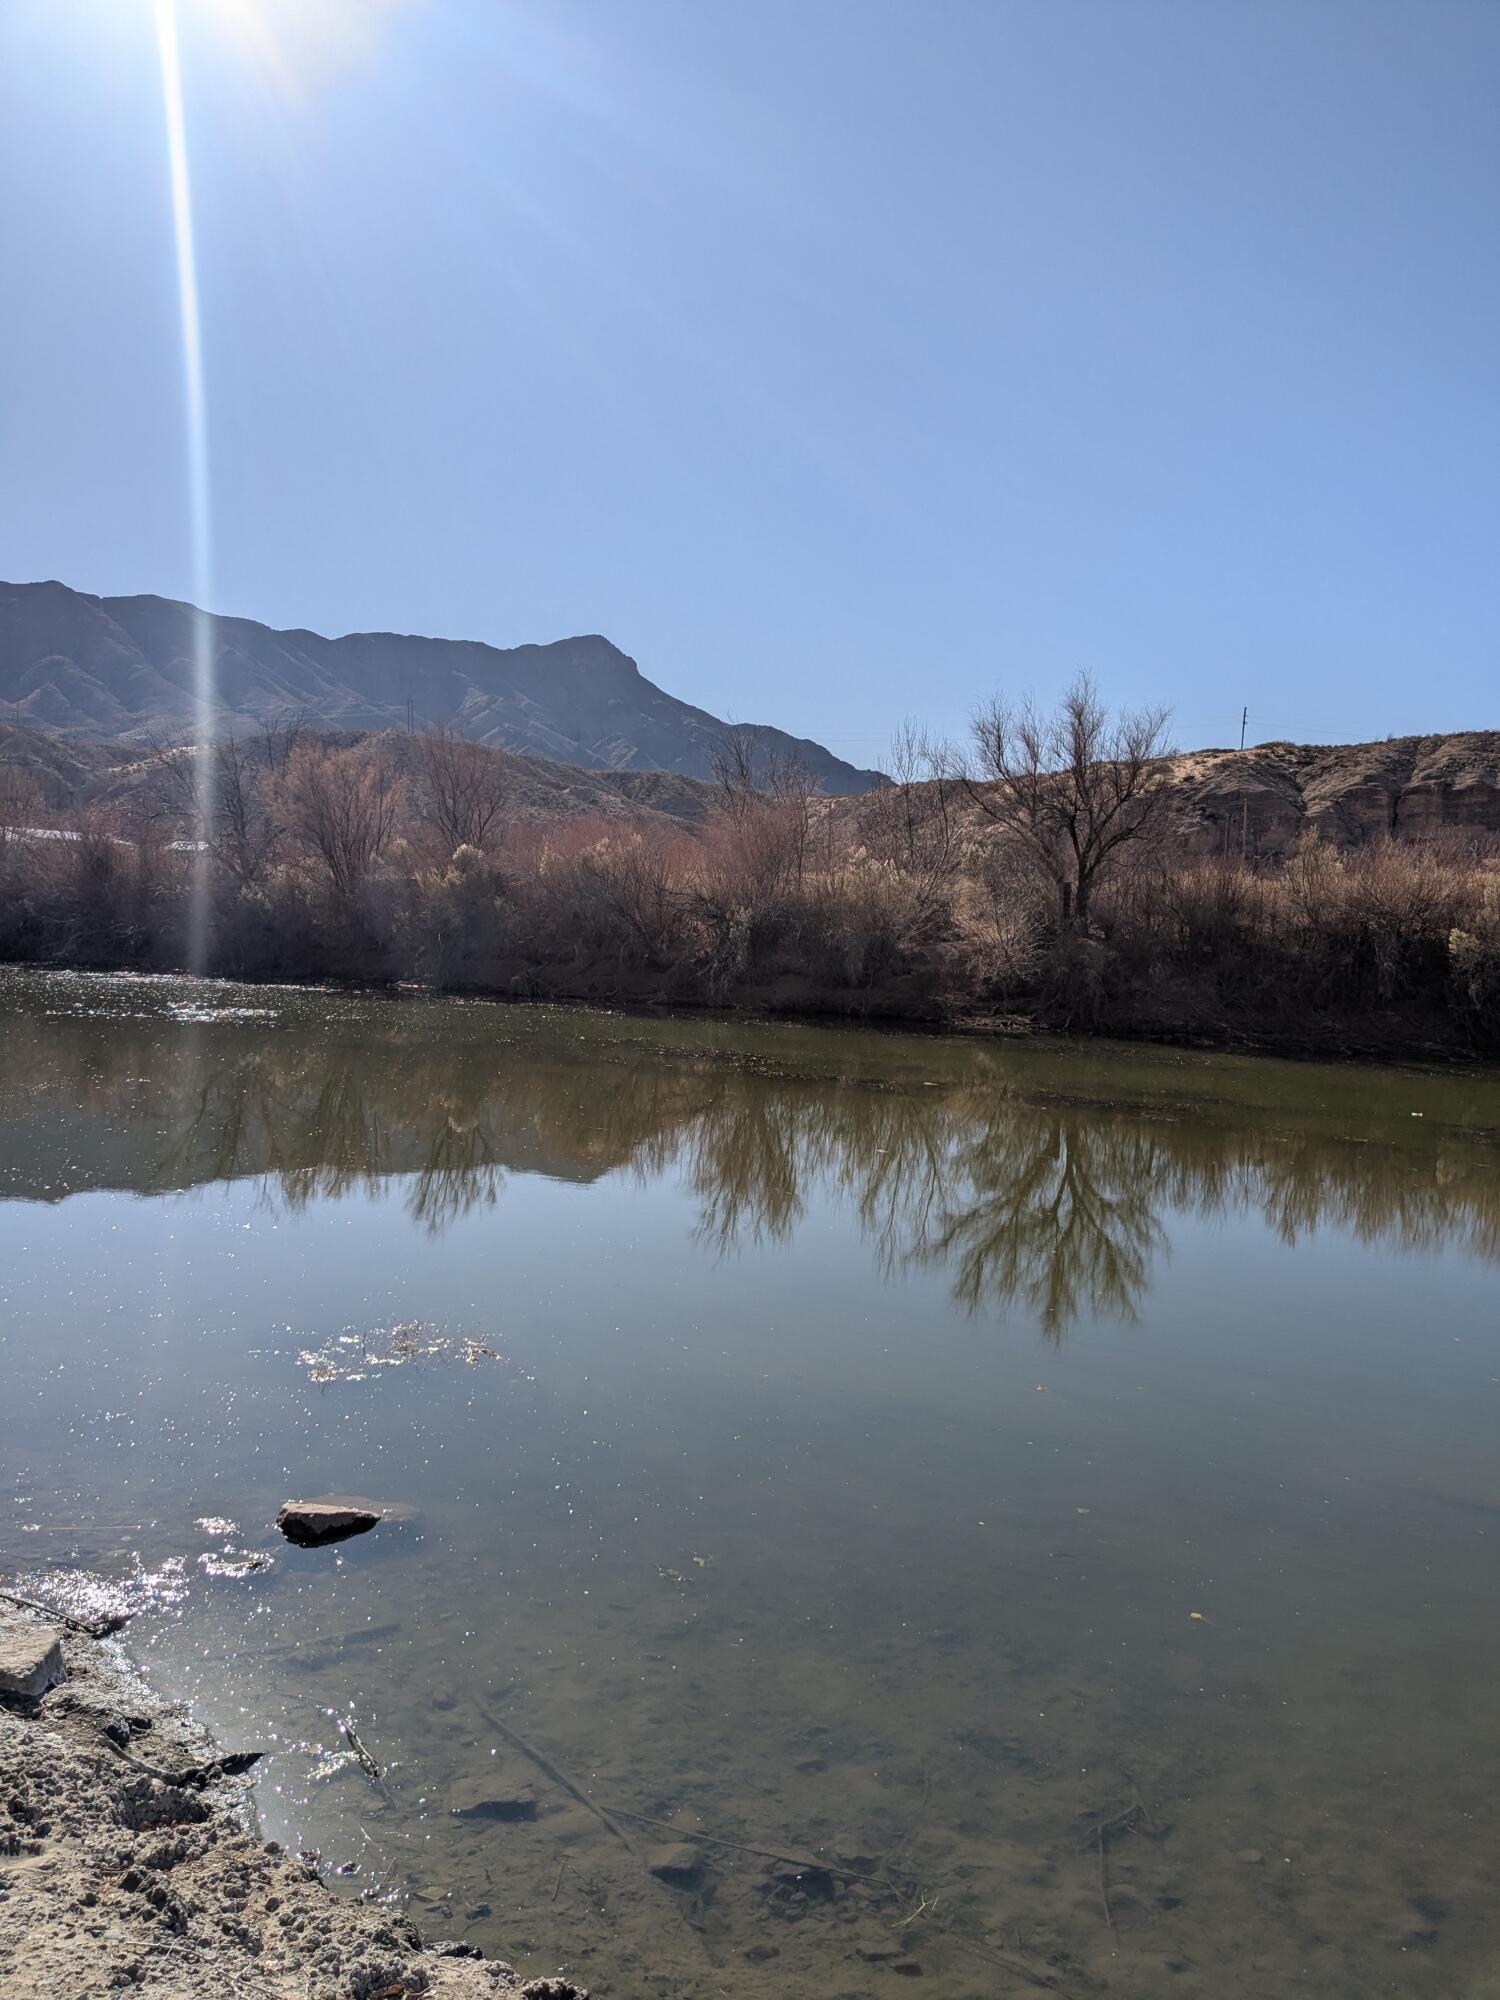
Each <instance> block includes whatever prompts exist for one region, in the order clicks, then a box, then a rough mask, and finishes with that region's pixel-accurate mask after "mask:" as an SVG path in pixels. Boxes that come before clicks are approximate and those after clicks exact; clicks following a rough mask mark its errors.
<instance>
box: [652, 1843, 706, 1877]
mask: <svg viewBox="0 0 1500 2000" xmlns="http://www.w3.org/2000/svg"><path fill="white" fill-rule="evenodd" d="M646 1865H647V1867H648V1868H649V1869H650V1870H651V1873H652V1874H653V1875H654V1876H655V1877H656V1879H657V1880H658V1881H659V1882H670V1883H671V1884H672V1886H673V1888H674V1889H691V1888H692V1886H693V1884H694V1883H695V1882H696V1881H697V1880H698V1878H699V1876H700V1875H701V1874H702V1873H703V1849H702V1848H701V1847H695V1846H694V1845H693V1843H692V1842H691V1841H689V1840H676V1841H673V1843H672V1844H671V1846H670V1847H653V1848H652V1850H651V1853H650V1855H649V1857H648V1858H647V1862H646Z"/></svg>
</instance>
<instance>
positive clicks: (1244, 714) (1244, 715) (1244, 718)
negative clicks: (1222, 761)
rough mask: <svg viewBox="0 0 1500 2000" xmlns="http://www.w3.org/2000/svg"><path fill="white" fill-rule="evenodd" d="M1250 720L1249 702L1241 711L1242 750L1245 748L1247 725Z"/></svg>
mask: <svg viewBox="0 0 1500 2000" xmlns="http://www.w3.org/2000/svg"><path fill="white" fill-rule="evenodd" d="M1249 720H1250V707H1249V704H1248V702H1247V703H1246V705H1245V706H1244V707H1243V708H1242V709H1241V710H1240V748H1241V749H1242V750H1243V749H1244V747H1245V724H1246V723H1247V722H1248V721H1249Z"/></svg>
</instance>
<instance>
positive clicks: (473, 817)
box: [412, 724, 507, 854]
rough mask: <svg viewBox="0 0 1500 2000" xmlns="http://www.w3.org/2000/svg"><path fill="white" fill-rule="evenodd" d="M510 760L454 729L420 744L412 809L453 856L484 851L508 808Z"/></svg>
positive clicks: (434, 732) (435, 732) (430, 734)
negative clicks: (473, 849) (507, 768)
mask: <svg viewBox="0 0 1500 2000" xmlns="http://www.w3.org/2000/svg"><path fill="white" fill-rule="evenodd" d="M506 789H507V788H506V776H505V760H504V758H503V756H502V755H501V753H500V752H499V751H498V750H492V749H490V748H489V746H488V745H487V744H484V743H473V742H471V741H470V740H469V738H468V737H466V736H464V735H462V734H460V732H459V731H458V730H456V729H454V728H452V727H451V726H449V725H448V724H440V725H438V726H437V727H435V728H432V729H428V730H427V731H425V732H424V734H423V735H422V736H420V737H419V738H418V739H417V749H416V788H415V795H414V797H413V800H412V809H413V812H414V813H415V816H416V818H417V819H418V820H419V821H420V822H421V823H422V825H423V826H426V827H429V828H430V829H431V830H432V832H433V833H435V834H436V835H437V837H438V839H439V840H440V841H441V842H442V843H443V845H444V847H446V848H447V850H448V852H449V853H450V854H452V853H454V852H455V851H456V850H457V849H458V848H460V847H478V848H482V847H483V846H484V845H485V843H486V841H487V840H488V839H489V837H490V834H491V832H492V831H493V830H494V826H495V822H496V820H497V819H499V817H500V813H501V811H502V809H503V807H504V805H505V797H506Z"/></svg>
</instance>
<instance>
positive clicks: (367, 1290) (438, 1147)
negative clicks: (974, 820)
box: [0, 974, 1500, 2000]
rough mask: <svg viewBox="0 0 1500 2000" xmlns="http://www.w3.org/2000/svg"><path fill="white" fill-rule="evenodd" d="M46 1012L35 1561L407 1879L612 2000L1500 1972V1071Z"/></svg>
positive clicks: (18, 1511) (11, 1096) (0, 1329)
mask: <svg viewBox="0 0 1500 2000" xmlns="http://www.w3.org/2000/svg"><path fill="white" fill-rule="evenodd" d="M0 1010H3V1013H0V1019H3V1038H0V1370H3V1385H4V1394H3V1399H0V1558H3V1564H4V1567H5V1569H6V1571H7V1573H8V1574H9V1575H11V1576H12V1577H14V1576H16V1575H21V1576H24V1577H27V1578H29V1579H30V1580H31V1582H32V1584H33V1585H35V1584H36V1583H37V1581H38V1580H39V1579H40V1578H41V1577H43V1576H44V1575H50V1576H51V1577H52V1578H53V1579H54V1581H55V1579H56V1578H57V1577H58V1575H59V1574H66V1575H68V1576H71V1577H72V1578H73V1579H74V1587H75V1588H77V1589H78V1590H80V1591H82V1590H92V1591H93V1592H94V1593H95V1594H96V1595H97V1594H99V1593H100V1592H101V1591H105V1590H113V1591H116V1592H117V1593H119V1594H121V1595H122V1596H124V1597H126V1598H128V1599H129V1601H131V1602H133V1603H135V1604H138V1605H139V1606H141V1607H142V1609H141V1613H140V1616H139V1617H138V1619H137V1621H136V1623H135V1625H134V1628H133V1635H134V1636H133V1645H134V1647H135V1650H136V1651H137V1653H138V1654H139V1655H140V1656H141V1657H142V1658H143V1660H144V1661H145V1662H146V1664H147V1667H148V1670H149V1671H150V1672H151V1673H152V1675H153V1677H154V1678H155V1679H156V1680H157V1681H158V1682H159V1683H160V1684H162V1685H163V1686H164V1687H166V1688H167V1689H168V1690H169V1691H171V1692H174V1693H179V1694H182V1695H185V1696H187V1697H189V1698H190V1699H191V1700H192V1701H193V1702H194V1703H195V1705H196V1706H197V1708H198V1710H199V1712H200V1713H202V1714H203V1715H204V1716H205V1718H206V1719H207V1720H209V1721H210V1722H212V1723H213V1724H214V1725H215V1727H216V1728H217V1729H218V1730H219V1731H220V1733H221V1735H222V1737H223V1738H224V1739H225V1740H226V1741H227V1742H228V1743H229V1744H230V1745H231V1746H233V1747H247V1746H264V1747H267V1748H269V1749H271V1750H272V1752H273V1754H272V1755H271V1756H270V1757H269V1758H268V1760H267V1762H266V1764H265V1765H264V1766H263V1774H262V1777H261V1780H260V1784H259V1803H260V1808H261V1812H262V1815H263V1819H264V1822H265V1826H266V1831H267V1833H268V1834H269V1835H275V1836H278V1837H281V1838H283V1839H287V1840H289V1841H292V1842H295V1843H298V1844H301V1845H304V1846H307V1847H312V1848H316V1849H318V1850H319V1851H320V1852H321V1854H322V1856H323V1858H324V1861H325V1863H326V1864H327V1866H328V1867H329V1868H330V1870H332V1869H335V1868H339V1867H343V1868H345V1869H347V1870H349V1871H350V1872H348V1873H347V1874H346V1876H345V1877H344V1881H345V1883H346V1886H347V1887H348V1889H349V1891H350V1892H351V1893H353V1892H356V1891H358V1890H360V1889H364V1890H366V1891H368V1892H372V1893H376V1894H383V1895H394V1894H396V1893H398V1892H399V1893H403V1894H410V1896H411V1897H412V1898H413V1902H412V1908H413V1912H414V1914H416V1916H417V1917H418V1919H419V1921H420V1922H421V1923H422V1924H423V1927H424V1929H426V1930H427V1931H428V1932H429V1934H437V1935H444V1934H446V1935H450V1936H458V1935H462V1936H466V1937H469V1938H471V1939H473V1940H475V1941H477V1942H478V1943H480V1944H482V1945H483V1946H484V1947H485V1948H486V1949H487V1950H489V1951H492V1952H497V1953H504V1954H505V1955H508V1956H510V1957H511V1958H513V1959H514V1960H515V1961H516V1962H518V1963H519V1964H521V1965H523V1966H524V1967H525V1968H526V1969H527V1970H528V1971H529V1972H533V1973H540V1972H544V1971H549V1970H552V1969H553V1968H556V1967H559V1966H566V1967H568V1968H570V1969H571V1970H572V1972H573V1973H574V1975H575V1976H576V1977H578V1978H579V1979H581V1980H582V1981H583V1982H584V1983H586V1984H588V1985H590V1986H591V1987H592V1988H593V1990H594V1992H595V1994H596V1995H599V1996H606V1995H607V1996H615V1995H630V1996H644V1995H658V1994H660V1995H681V1996H689V1995H691V1996H698V1995H709V1996H712V1995H718V1994H729V1995H733V1996H741V1995H752V1994H755V1995H760V1994H765V1993H768V1992H776V1993H785V1994H790V1995H800V1994H807V1995H830V1994H832V1995H849V1996H856V1995H858V1996H863V1995H882V1994H885V1993H893V1994H894V1993H897V1992H902V1993H904V1992H908V1991H910V1990H912V1982H913V1981H914V1980H915V1979H917V1978H918V1977H920V1979H922V1980H924V1981H925V1982H926V1990H928V1991H930V1992H933V1993H940V1994H943V1995H945V1996H946V1995H953V1996H966V1997H967V1996H976V2000H977V1996H981V1995H983V1996H989V1995H996V1994H1008V1993H1017V1994H1022V1993H1027V1992H1036V1991H1043V1990H1051V1991H1054V1992H1058V1993H1062V1994H1069V1995H1074V1996H1085V1995H1090V1994H1103V1993H1108V1994H1119V1995H1127V1996H1140V2000H1148V1996H1150V2000H1155V1997H1156V1996H1160V1995H1163V1994H1176V1995H1183V1996H1195V2000H1196V1996H1205V2000H1207V1996H1216V2000H1217V1997H1218V1996H1226V1995H1246V1996H1249V1995H1256V1996H1261V1995H1268V1994H1278V1995H1279V1994H1288V1993H1305V1994H1309V1995H1319V1996H1330V2000H1331V1997H1332V1996H1348V2000H1367V1997H1368V1996H1370V1995H1373V1994H1383V1993H1388V1994H1403V1995H1405V1994H1414V1995H1432V1996H1457V1995H1481V1994H1495V1993H1500V1941H1497V1937H1496V1933H1495V1929H1494V1911H1495V1908H1496V1903H1497V1896H1496V1891H1497V1882H1496V1854H1497V1826H1496V1818H1497V1814H1496V1805H1495V1799H1496V1777H1497V1753H1500V1705H1497V1703H1496V1701H1495V1699H1494V1663H1495V1660H1496V1657H1497V1654H1500V1595H1497V1590H1496V1581H1497V1578H1496V1558H1497V1555H1500V1453H1497V1436H1500V1428H1497V1417H1500V1310H1497V1304H1500V1080H1497V1079H1495V1078H1493V1077H1490V1078H1484V1077H1460V1076H1431V1075H1426V1074H1419V1073H1404V1072H1391V1071H1387V1072H1377V1071H1369V1070H1338V1069H1327V1068H1312V1067H1301V1066H1292V1065H1283V1064H1277V1063H1270V1062H1264V1061H1256V1062H1251V1061H1237V1060H1230V1059H1221V1058H1212V1057H1199V1056H1196V1055H1182V1054H1178V1053H1170V1052H1161V1051H1142V1050H1133V1049H1132V1050H1123V1049H1117V1048H1107V1047H1100V1046H1091V1047H1089V1046H1081V1047H1052V1046H1020V1045H995V1046H986V1045H982V1044H978V1043H947V1042H942V1041H936V1040H931V1041H929V1040H922V1039H917V1038H895V1037H891V1038H884V1037H875V1036H861V1035H854V1034H845V1033H840V1032H834V1031H827V1030H815V1029H802V1028H792V1027H766V1028H760V1027H739V1026H726V1025H722V1024H714V1023H708V1022H698V1021H692V1022H680V1021H670V1022H665V1021H639V1020H628V1019H620V1018H616V1017H609V1016H605V1015H599V1014H589V1013H581V1012H571V1011H565V1010H558V1009H501V1008H492V1007H484V1006H461V1005H456V1004H442V1003H432V1002H428V1001H417V1000H413V1001H407V1002H385V1001H365V1000H360V999H352V998H346V997H338V996H330V995H317V994H305V993H294V992H280V991H265V990H258V991H254V992H242V991H238V990H235V989H230V988H222V987H215V988H201V987H193V986H190V985H188V984H186V983H177V982H136V981H130V980H118V979H84V978H71V977H47V978H44V977H39V976H34V975H24V974H22V975H14V974H13V975H8V976H6V977H4V978H3V979H0ZM328 1491H354V1492H359V1493H365V1494H370V1495H373V1496H375V1497H376V1498H378V1499H380V1500H383V1501H390V1502H399V1503H401V1506H402V1511H403V1512H404V1513H407V1514H408V1517H407V1518H405V1519H401V1520H388V1521H386V1522H385V1523H383V1524H382V1526H381V1527H380V1528H379V1529H377V1530H376V1532H375V1533H373V1534H372V1535H369V1536H367V1537H365V1538H363V1539H362V1540H358V1541H353V1542H349V1543H345V1544H343V1545H342V1546H341V1547H340V1548H338V1549H330V1550H323V1551H300V1550H297V1549H294V1548H292V1547H290V1546H289V1545H287V1544H285V1543H284V1542H282V1540H281V1538H280V1537H279V1536H278V1535H276V1534H275V1533H274V1531H273V1529H272V1527H271V1523H272V1519H273V1516H274V1514H275V1511H276V1508H277V1506H278V1504H279V1503H280V1502H281V1500H282V1499H284V1498H285V1497H286V1496H287V1495H288V1494H292V1493H321V1492H328ZM262 1556H266V1557H269V1558H271V1561H270V1564H269V1566H267V1567H256V1566H255V1565H254V1561H253V1560H251V1561H247V1560H246V1559H247V1558H251V1559H255V1558H260V1557H262ZM349 1716H352V1717H353V1718H354V1719H355V1722H356V1726H357V1730H358V1732H359V1734H360V1736H361V1738H362V1740H363V1741H364V1742H365V1743H366V1744H367V1745H368V1746H369V1748H370V1750H371V1751H372V1752H373V1753H374V1755H375V1757H376V1759H377V1761H378V1763H379V1764H380V1766H381V1767H382V1771H383V1778H382V1782H381V1783H380V1784H379V1785H377V1784H375V1783H374V1782H373V1781H372V1780H371V1779H370V1777H369V1776H368V1775H367V1774H366V1773H365V1772H364V1771H362V1770H361V1769H360V1767H359V1766H358V1765H357V1764H356V1763H354V1762H353V1761H352V1760H350V1759H349V1757H348V1756H347V1754H346V1746H345V1743H344V1740H343V1738H342V1736H341V1733H340V1724H341V1722H342V1720H343V1719H344V1718H346V1717H349ZM523 1746H530V1750H531V1751H532V1752H534V1753H535V1757H536V1758H539V1759H540V1760H542V1761H541V1763H540V1764H539V1763H538V1762H536V1761H534V1760H533V1758H531V1757H529V1756H528V1754H527V1751H526V1749H525V1748H524V1747H523ZM543 1765H545V1766H546V1767H547V1768H546V1769H545V1770H544V1769H543V1768H542V1766H543ZM551 1773H556V1774H560V1775H559V1776H553V1775H551ZM528 1788H530V1790H529V1791H528ZM486 1798H487V1799H489V1800H490V1801H491V1802H492V1804H493V1806H494V1809H495V1811H496V1812H498V1811H500V1810H501V1809H502V1802H503V1801H506V1800H512V1801H518V1802H519V1803H516V1804H513V1805H512V1806H511V1807H509V1808H508V1810H509V1811H510V1812H512V1813H513V1814H515V1813H519V1814H522V1815H527V1814H528V1812H529V1815H530V1816H522V1817H509V1818H500V1817H485V1816H475V1815H474V1814H473V1813H472V1812H459V1813H455V1811H454V1810H453V1808H454V1806H455V1805H458V1806H466V1805H471V1804H472V1803H474V1802H475V1801H483V1800H484V1799H486ZM528 1800H529V1801H530V1804H529V1805H528ZM595 1807H597V1808H599V1809H600V1810H599V1811H596V1810H595V1809H594V1808H595ZM601 1813H602V1816H601ZM658 1822H659V1823H660V1824H657V1823H658ZM684 1832H691V1833H695V1834H701V1835H712V1836H714V1839H713V1840H712V1841H709V1840H703V1841H700V1842H698V1843H697V1847H696V1852H697V1855H698V1857H699V1862H700V1865H699V1867H698V1868H697V1870H696V1871H695V1872H692V1873H691V1874H690V1875H689V1877H688V1879H687V1880H686V1881H681V1880H678V1881H671V1882H666V1881H663V1880H661V1879H659V1878H658V1877H657V1876H655V1875H653V1873H652V1872H651V1870H652V1865H653V1862H654V1861H656V1860H657V1859H658V1857H657V1855H656V1852H655V1850H656V1849H657V1848H658V1847H660V1846H662V1845H664V1844H668V1843H671V1842H672V1841H674V1840H675V1839H677V1838H679V1837H680V1835H681V1834H682V1833H684ZM777 1856H780V1857H783V1858H782V1859H780V1860H778V1859H776V1858H774V1857H777ZM915 1968H920V1971H919V1972H918V1971H917V1970H915ZM917 1990H922V1989H921V1988H920V1987H919V1988H918V1989H917Z"/></svg>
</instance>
